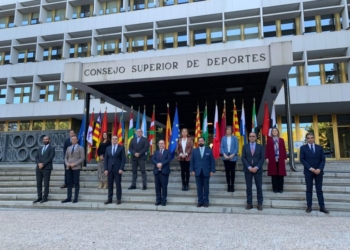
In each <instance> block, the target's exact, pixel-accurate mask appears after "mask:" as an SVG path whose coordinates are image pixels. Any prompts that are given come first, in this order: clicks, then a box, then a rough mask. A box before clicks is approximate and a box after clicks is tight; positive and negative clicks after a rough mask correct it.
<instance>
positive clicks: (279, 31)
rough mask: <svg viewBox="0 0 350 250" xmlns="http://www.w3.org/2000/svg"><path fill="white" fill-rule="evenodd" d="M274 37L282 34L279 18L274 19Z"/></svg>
mask: <svg viewBox="0 0 350 250" xmlns="http://www.w3.org/2000/svg"><path fill="white" fill-rule="evenodd" d="M275 23H276V37H281V36H282V30H281V20H276V21H275Z"/></svg>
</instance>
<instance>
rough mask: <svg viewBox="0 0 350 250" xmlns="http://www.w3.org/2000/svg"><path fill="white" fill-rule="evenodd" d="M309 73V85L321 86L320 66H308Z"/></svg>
mask: <svg viewBox="0 0 350 250" xmlns="http://www.w3.org/2000/svg"><path fill="white" fill-rule="evenodd" d="M307 71H308V73H309V83H308V85H320V84H321V75H320V66H319V65H318V64H315V65H308V66H307Z"/></svg>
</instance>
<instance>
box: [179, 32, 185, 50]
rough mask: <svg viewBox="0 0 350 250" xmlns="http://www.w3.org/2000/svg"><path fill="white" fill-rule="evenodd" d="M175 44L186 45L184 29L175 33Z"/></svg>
mask: <svg viewBox="0 0 350 250" xmlns="http://www.w3.org/2000/svg"><path fill="white" fill-rule="evenodd" d="M177 46H178V47H186V46H187V34H186V31H182V32H178V35H177Z"/></svg>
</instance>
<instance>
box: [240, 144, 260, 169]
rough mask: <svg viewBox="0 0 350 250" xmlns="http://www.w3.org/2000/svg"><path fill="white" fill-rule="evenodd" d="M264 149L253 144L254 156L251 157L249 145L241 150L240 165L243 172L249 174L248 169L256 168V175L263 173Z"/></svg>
mask: <svg viewBox="0 0 350 250" xmlns="http://www.w3.org/2000/svg"><path fill="white" fill-rule="evenodd" d="M264 158H265V155H264V148H263V146H261V145H260V144H257V143H255V150H254V155H252V153H251V151H250V143H247V144H245V145H244V146H243V148H242V163H243V171H244V172H250V171H249V169H248V168H249V167H258V168H259V169H258V171H257V172H256V173H260V174H261V173H262V172H263V169H262V167H263V165H264V160H265V159H264Z"/></svg>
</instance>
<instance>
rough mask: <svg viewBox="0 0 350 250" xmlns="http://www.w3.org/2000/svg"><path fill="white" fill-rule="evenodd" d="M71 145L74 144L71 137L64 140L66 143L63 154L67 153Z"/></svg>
mask: <svg viewBox="0 0 350 250" xmlns="http://www.w3.org/2000/svg"><path fill="white" fill-rule="evenodd" d="M69 146H72V141H71V140H70V137H69V138H67V139H66V140H65V141H64V143H63V156H65V155H66V152H67V148H68V147H69Z"/></svg>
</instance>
